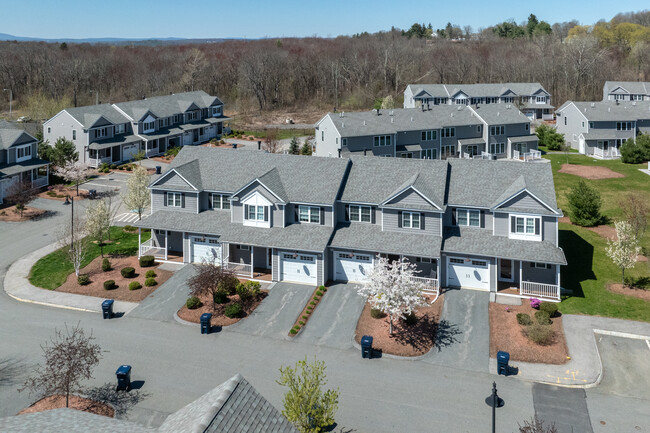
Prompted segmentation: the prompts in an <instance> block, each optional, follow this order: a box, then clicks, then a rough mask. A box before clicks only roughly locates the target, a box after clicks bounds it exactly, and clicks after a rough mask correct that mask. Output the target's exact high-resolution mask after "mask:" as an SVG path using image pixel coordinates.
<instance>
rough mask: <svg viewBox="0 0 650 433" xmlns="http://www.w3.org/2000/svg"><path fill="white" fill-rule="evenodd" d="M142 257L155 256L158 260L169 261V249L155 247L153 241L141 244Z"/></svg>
mask: <svg viewBox="0 0 650 433" xmlns="http://www.w3.org/2000/svg"><path fill="white" fill-rule="evenodd" d="M140 255H141V256H154V257H155V258H157V259H161V260H167V248H162V247H159V246H156V245H154V243H153V239H149V240H148V241H145V242H143V243H142V244H140Z"/></svg>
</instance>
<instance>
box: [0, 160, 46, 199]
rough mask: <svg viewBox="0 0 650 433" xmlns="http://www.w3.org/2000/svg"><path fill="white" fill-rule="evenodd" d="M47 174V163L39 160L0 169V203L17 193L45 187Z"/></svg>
mask: <svg viewBox="0 0 650 433" xmlns="http://www.w3.org/2000/svg"><path fill="white" fill-rule="evenodd" d="M49 174H50V172H49V162H47V161H44V160H41V159H31V160H28V161H24V162H20V163H17V164H12V165H10V166H7V167H2V168H0V203H2V202H3V200H4V198H7V197H9V196H11V195H14V194H17V193H19V192H22V191H29V190H32V189H37V188H41V187H44V186H47V185H48V184H49Z"/></svg>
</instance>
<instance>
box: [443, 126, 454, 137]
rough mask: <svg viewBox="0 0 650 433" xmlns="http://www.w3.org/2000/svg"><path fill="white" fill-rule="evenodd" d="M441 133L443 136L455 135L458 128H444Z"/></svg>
mask: <svg viewBox="0 0 650 433" xmlns="http://www.w3.org/2000/svg"><path fill="white" fill-rule="evenodd" d="M440 135H441V136H442V137H455V136H456V128H442V130H441V133H440Z"/></svg>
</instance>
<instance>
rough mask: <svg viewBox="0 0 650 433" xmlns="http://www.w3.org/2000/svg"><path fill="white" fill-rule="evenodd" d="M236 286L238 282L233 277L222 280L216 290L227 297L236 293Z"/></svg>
mask: <svg viewBox="0 0 650 433" xmlns="http://www.w3.org/2000/svg"><path fill="white" fill-rule="evenodd" d="M237 285H239V280H238V279H237V277H235V276H231V277H229V278H226V279H224V280H223V281H222V282H221V284H219V287H218V289H219V290H223V291H224V292H226V293H227V294H228V295H234V294H235V293H237Z"/></svg>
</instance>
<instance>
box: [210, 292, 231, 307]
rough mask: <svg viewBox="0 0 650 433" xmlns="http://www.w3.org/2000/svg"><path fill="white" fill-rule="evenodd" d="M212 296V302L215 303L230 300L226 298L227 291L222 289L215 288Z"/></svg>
mask: <svg viewBox="0 0 650 433" xmlns="http://www.w3.org/2000/svg"><path fill="white" fill-rule="evenodd" d="M213 298H214V302H216V303H217V304H227V303H228V302H229V301H230V299H228V293H226V292H225V291H223V290H217V291H216V292H214V296H213Z"/></svg>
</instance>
